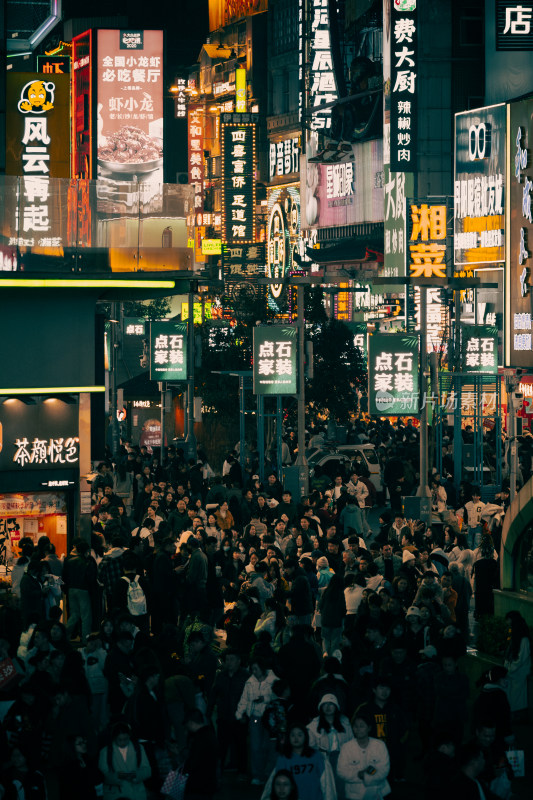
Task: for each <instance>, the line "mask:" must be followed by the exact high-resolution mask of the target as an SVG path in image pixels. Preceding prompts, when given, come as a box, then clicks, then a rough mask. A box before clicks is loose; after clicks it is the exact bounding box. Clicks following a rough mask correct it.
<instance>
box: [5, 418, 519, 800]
mask: <svg viewBox="0 0 533 800" xmlns="http://www.w3.org/2000/svg"><path fill="white" fill-rule="evenodd" d="M353 434H354V436H355V441H358V442H360V443H365V442H371V443H373V444H374V446H375V447H376V452H377V453H378V455H379V458H380V460H381V462H382V463H381V467H382V475H383V493H382V494H380V493H379V492H376V489H375V486H374V485H373V484H372V481H371V480H370V475H369V472H368V467H367V465H366V462H365V460H364V459H363V458H361V457H360V456H357V457H354V459H353V460H352V461H350V462H349V463H347V464H346V465H345V466H344V467H342V468H339V470H338V471H337V472H336V474H327V473H325V472H324V473H321V471H320V470H319V469H318V470H316V471H315V473H314V475H313V478H312V481H311V485H310V489H309V493H308V494H307V495H306V496H304V497H296V496H294V495H293V494H292V493H291V491H289V489H288V488H287V486H284V485H283V480H282V475H281V474H279V471H277V470H275V469H267V476H266V479H265V481H264V482H261V481H260V480H259V477H258V474H257V472H256V471H255V470H256V469H257V464H256V463H254V461H253V458H252V459H250V458H247V462H246V464H247V467H246V469H245V471H244V473H243V472H242V471H241V469H240V465H239V458H238V456H237V454H236V453H235V452H233V453H228V455H227V458H226V460H225V462H224V465H223V467H222V469H221V470H220V472H219V473H218V474H216V473H215V471H214V470H213V469H212V468H211V467H210V466H209V465H208V463H207V458H206V457H205V454H203V453H202V451H201V450H200V452H199V457H198V459H192V460H187V459H186V458H185V457H184V454H183V452H182V451H181V450H179V449H176V448H168V450H167V452H166V453H165V458H164V463H163V464H161V461H160V459H157V458H155V457H154V455H153V454H152V453H149V452H148V451H147V449H146V448H143V447H141V448H139V447H133V446H132V445H131V444H130V443H124V444H123V445H122V446H121V452H120V453H119V454H117V455H116V456H115V457H111V455H110V457H109V460H107V461H103V462H102V463H101V464H99V465H98V467H97V470H96V474H95V477H94V480H93V482H92V486H91V490H92V499H93V507H92V533H91V540H90V541H87V540H85V539H84V538H76V539H74V541H73V542H72V548H71V550H70V552H69V553H67V554H65V555H64V558H61V555H62V554H58V553H56V552H55V549H54V546H53V544H52V543H51V542H50V540H49V539H48V537H46V536H42V537H40V538H39V539H38V541H34V540H32V539H30V538H23V539H21V540H20V542H19V547H18V552H17V553H15V554H14V558H13V564H12V592H11V595H10V596H9V598H8V599H6V600H5V601H4V603H3V604H2V605H1V606H0V665H1V667H2V670H1V671H0V739H1V745H2V746H1V748H0V753H1V755H0V758H1V759H2V771H1V777H0V800H1V798H6V800H41V798H43V799H44V798H50V800H55V799H56V798H58V800H70V798H80V800H94V798H96V797H102V796H103V797H104V798H105V800H123V798H130V800H144V799H145V798H160V797H161V798H162V797H171V798H174V800H180V798H187V800H210V799H211V798H213V797H215V796H217V795H218V794H219V793H220V796H228V797H229V793H231V796H232V797H233V796H237V797H254V798H259V797H261V798H262V800H270V798H276V799H278V800H298V799H299V800H336V798H338V800H363V798H364V800H380V798H384V797H390V798H392V800H394V798H397V797H399V798H402V797H404V796H407V794H405V791H406V786H408V787H409V795H408V796H410V797H420V798H428V799H429V798H432V800H439V798H445V797H446V799H447V800H448V798H449V797H453V796H455V797H456V798H458V800H459V799H461V800H462V799H463V798H464V800H469V798H476V800H477V799H478V798H479V800H491V799H492V798H501V799H502V800H510V799H511V798H512V797H513V796H517V795H516V794H515V792H516V786H517V784H516V775H517V774H518V775H520V774H521V773H520V753H521V752H522V750H523V745H522V744H521V739H520V737H521V731H522V730H523V728H522V726H523V724H524V722H526V721H527V715H528V691H527V687H528V678H529V673H530V669H531V658H530V635H529V629H528V626H527V625H526V623H525V621H524V619H523V617H522V616H521V615H520V614H519V613H518V612H517V611H510V612H509V613H508V615H507V618H506V619H507V623H508V630H509V634H508V642H507V644H506V647H505V651H504V652H503V653H502V659H501V661H502V663H501V664H495V665H494V666H492V668H491V669H488V670H487V671H486V672H485V673H484V674H483V675H482V677H481V678H480V680H479V681H478V685H477V686H475V687H473V686H472V685H471V683H470V681H469V679H468V677H467V675H466V674H465V671H464V668H463V665H464V661H465V656H466V653H467V648H469V647H471V646H472V645H474V644H475V632H476V630H475V629H476V626H477V624H478V623H479V622H480V620H482V619H483V618H484V617H486V616H487V615H489V616H490V615H493V614H494V600H493V589H494V588H497V586H498V576H499V566H498V557H499V556H498V554H499V550H500V538H501V525H502V519H503V515H504V514H505V511H506V509H507V507H508V502H509V501H508V492H505V491H504V492H502V495H501V496H500V497H499V498H497V500H496V501H495V503H491V504H490V506H489V504H486V503H484V502H482V500H481V491H480V489H479V488H478V487H476V486H474V485H472V484H470V483H468V482H467V481H463V482H462V483H461V491H460V493H459V494H458V493H457V492H456V490H455V488H454V484H453V482H452V481H451V480H450V478H449V475H448V474H447V472H446V473H445V474H444V475H439V474H438V473H436V472H433V473H432V474H431V475H430V476H428V481H429V482H430V487H431V493H432V516H431V521H430V522H429V523H428V522H422V521H420V520H418V519H412V518H406V516H405V514H404V498H405V496H407V495H409V494H411V493H412V492H411V490H412V488H413V487H415V486H416V484H417V482H418V477H419V476H418V475H417V455H416V454H417V442H416V436H417V434H416V430H415V429H414V428H412V427H411V426H410V425H402V424H397V425H396V426H392V425H391V424H390V423H382V422H379V421H377V422H370V423H369V422H360V423H359V425H358V426H357V427H356V428H355V429H354V432H353ZM317 435H318V432H317ZM291 446H292V447H294V442H292V444H291V441H290V438H289V439H288V441H287V443H286V447H287V449H288V450H290V447H291ZM444 449H445V450H446V447H445V448H444ZM292 455H293V454H292ZM444 462H445V463H446V453H445V454H444ZM269 466H270V465H269ZM443 471H444V470H443ZM522 755H523V754H522ZM413 774H415V776H416V780H415V781H414V783H413V778H412V776H413Z"/></svg>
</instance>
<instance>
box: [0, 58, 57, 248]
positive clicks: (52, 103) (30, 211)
mask: <svg viewBox="0 0 533 800" xmlns="http://www.w3.org/2000/svg"><path fill="white" fill-rule="evenodd" d="M6 83H7V96H6V101H7V115H6V117H7V122H6V142H7V147H6V173H7V174H8V175H18V176H22V180H21V181H20V183H19V184H18V185H17V188H18V190H19V197H18V201H17V199H16V197H14V196H12V194H11V193H10V192H9V179H6V182H5V191H6V195H5V196H4V204H3V208H2V215H3V222H4V226H3V233H4V235H5V236H6V238H7V242H6V244H8V245H10V246H17V247H32V248H48V247H57V248H60V247H61V246H62V245H63V244H64V238H65V230H64V229H63V228H64V226H62V225H61V220H62V210H63V208H64V207H65V205H66V191H65V193H64V195H62V194H61V193H60V192H58V191H57V183H56V182H53V181H51V180H50V178H68V177H69V175H70V163H69V153H68V148H66V147H65V133H66V132H67V140H68V131H69V121H70V108H69V104H70V80H69V76H68V75H54V76H53V77H50V78H48V77H45V76H43V74H42V73H30V72H9V73H8V74H7V76H6ZM65 183H66V182H65ZM13 188H15V182H13ZM66 188H67V187H66V186H65V190H66Z"/></svg>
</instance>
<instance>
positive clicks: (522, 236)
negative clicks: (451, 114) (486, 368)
mask: <svg viewBox="0 0 533 800" xmlns="http://www.w3.org/2000/svg"><path fill="white" fill-rule="evenodd" d="M532 115H533V100H522V101H518V102H516V103H511V104H510V127H511V129H510V132H509V134H510V135H509V146H510V148H511V152H510V159H509V160H510V176H509V180H510V183H509V201H510V206H511V213H510V220H509V225H510V228H511V230H510V236H509V242H510V244H509V253H507V264H506V270H505V321H506V322H505V365H506V366H511V367H522V368H531V367H532V366H533V340H532V334H533V331H532V328H531V319H532V316H533V279H532V270H533V253H532V251H533V209H532V202H531V201H532V198H533V169H532V159H531V151H532V144H533V125H532V123H531V119H532Z"/></svg>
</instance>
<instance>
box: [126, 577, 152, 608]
mask: <svg viewBox="0 0 533 800" xmlns="http://www.w3.org/2000/svg"><path fill="white" fill-rule="evenodd" d="M122 580H124V581H128V594H127V597H128V611H129V613H130V614H131V615H132V617H140V616H141V615H142V614H146V613H147V611H148V607H147V605H146V595H145V593H144V592H143V590H142V587H141V584H140V583H139V581H138V580H136V579H134V580H132V581H130V580H129V579H128V578H127V577H126V576H125V575H123V576H122Z"/></svg>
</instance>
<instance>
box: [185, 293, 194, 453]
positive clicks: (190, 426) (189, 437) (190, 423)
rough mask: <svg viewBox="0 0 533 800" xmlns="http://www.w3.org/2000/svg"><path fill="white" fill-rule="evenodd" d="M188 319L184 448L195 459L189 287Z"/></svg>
mask: <svg viewBox="0 0 533 800" xmlns="http://www.w3.org/2000/svg"><path fill="white" fill-rule="evenodd" d="M188 307H189V317H188V319H187V430H186V436H185V447H186V451H187V458H194V459H196V437H195V435H194V292H193V286H192V284H191V286H190V287H189V295H188Z"/></svg>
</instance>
